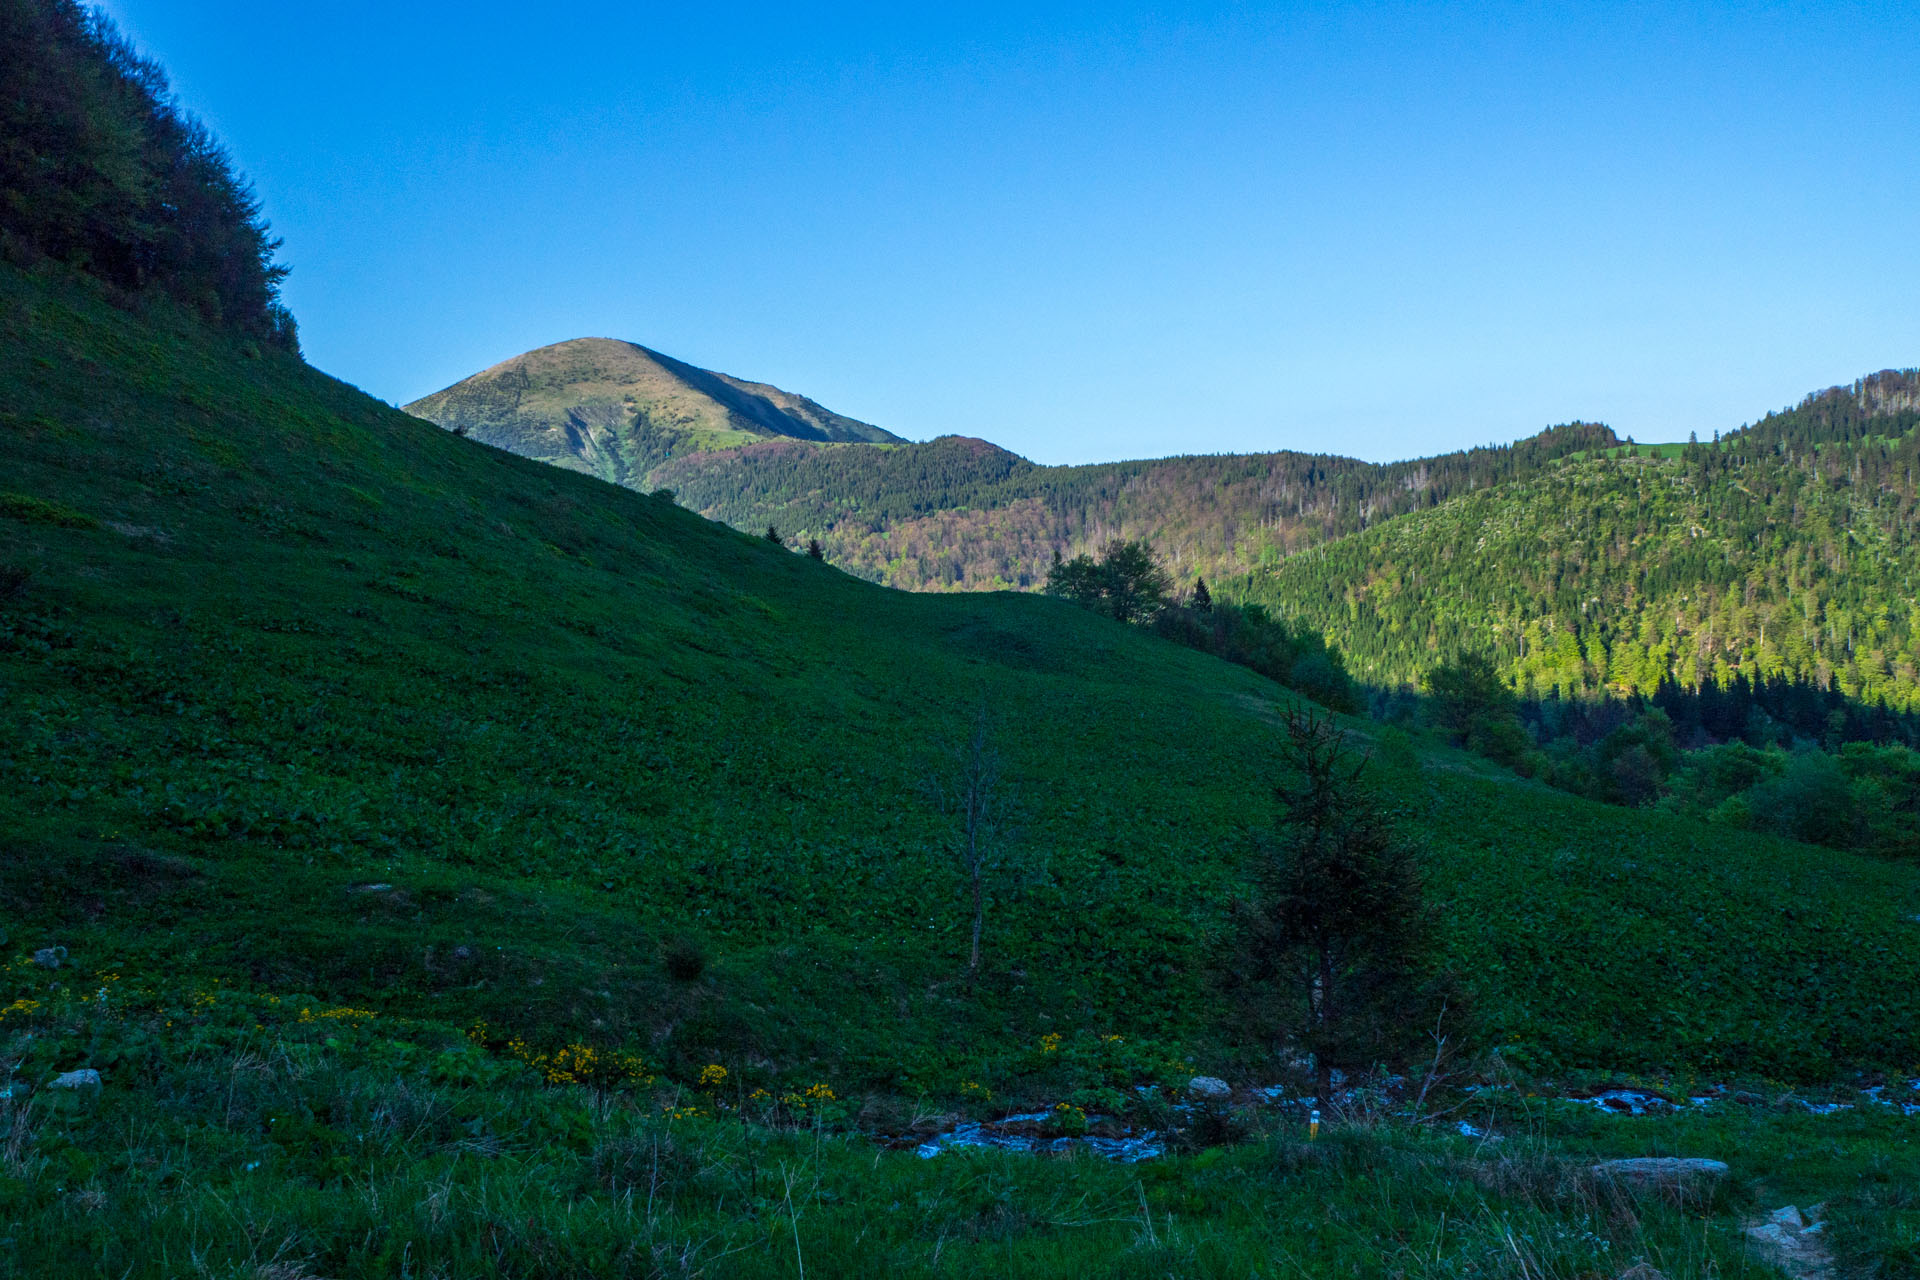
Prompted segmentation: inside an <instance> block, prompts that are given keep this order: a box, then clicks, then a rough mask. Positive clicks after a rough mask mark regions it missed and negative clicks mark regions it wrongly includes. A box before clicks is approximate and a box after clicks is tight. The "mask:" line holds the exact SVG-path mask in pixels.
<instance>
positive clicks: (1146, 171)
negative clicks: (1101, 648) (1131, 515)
mask: <svg viewBox="0 0 1920 1280" xmlns="http://www.w3.org/2000/svg"><path fill="white" fill-rule="evenodd" d="M108 8H109V11H110V12H112V13H113V14H114V15H115V17H116V18H117V19H118V20H119V21H120V22H121V24H122V26H123V27H124V28H126V29H127V31H128V32H129V33H130V34H131V35H132V36H133V37H134V38H135V39H136V41H137V42H138V43H139V44H140V45H141V46H142V47H143V48H144V49H145V50H146V51H147V52H149V53H151V54H153V55H154V56H156V57H158V58H159V59H160V60H161V61H162V62H163V63H164V64H165V65H166V66H167V68H168V69H169V71H170V72H171V73H172V75H173V78H174V82H175V85H176V87H177V88H178V89H179V91H180V93H181V96H182V98H183V100H184V101H185V103H186V104H187V105H188V106H189V107H190V108H191V109H192V110H194V111H195V112H197V113H198V114H199V115H201V116H202V118H204V119H205V120H207V122H208V123H209V124H210V125H212V126H213V128H214V129H215V130H216V131H217V132H218V133H219V135H220V136H221V137H222V138H223V139H224V140H225V141H226V142H227V144H228V145H229V147H230V148H231V150H232V151H233V153H234V155H235V157H236V159H237V160H238V162H239V164H240V165H241V167H242V168H243V169H245V170H246V171H247V172H248V173H249V174H250V175H251V176H252V177H253V179H254V181H255V183H256V185H257V187H258V189H259V192H260V195H261V196H262V198H263V199H264V201H265V203H266V209H267V213H268V216H269V217H270V218H271V219H272V221H273V223H274V226H275V229H276V231H277V233H278V234H280V235H283V236H285V238H286V247H285V249H284V250H283V256H284V258H285V259H286V260H287V261H288V262H290V263H291V264H292V265H293V268H294V274H293V276H292V278H291V280H290V281H289V282H288V285H287V289H286V294H287V299H288V301H289V303H290V304H291V305H292V307H293V309H294V312H295V314H296V315H297V316H298V317H299V320H300V323H301V332H302V339H303V341H304V343H305V347H306V352H307V356H308V358H309V359H310V360H311V361H312V362H313V363H314V364H316V365H318V366H319V367H320V368H322V369H325V370H327V371H328V372H330V373H333V374H335V375H337V376H339V377H342V378H345V379H347V380H348V381H350V382H353V383H356V384H358V385H359V386H361V387H363V388H365V389H366V390H368V391H370V392H372V393H374V394H376V395H379V396H381V397H383V398H385V399H389V400H393V401H397V402H404V401H407V400H411V399H413V398H414V397H416V396H419V395H423V394H425V393H427V392H430V391H435V390H438V389H439V388H440V387H442V386H445V385H447V384H448V383H451V382H454V381H456V380H457V379H459V378H461V377H464V376H465V375H467V374H469V373H472V372H474V371H476V370H478V369H481V368H483V367H485V366H487V365H489V364H492V363H494V362H496V361H498V360H502V359H505V358H506V357H508V356H511V355H514V354H516V353H518V352H520V351H523V350H526V349H528V348H531V347H535V346H540V345H542V344H545V343H549V342H557V341H560V340H562V339H565V338H571V337H581V336H591V335H600V336H609V337H620V338H630V339H632V340H634V341H637V342H642V343H645V344H647V345H648V346H651V347H655V348H658V349H659V350H662V351H665V352H667V353H669V354H671V355H674V356H677V357H679V358H681V359H684V360H688V361H691V362H692V363H695V364H699V365H704V366H707V367H710V368H715V369H719V370H722V371H724V372H727V373H733V374H737V375H740V376H744V377H749V378H756V379H760V380H763V381H767V382H772V383H776V384H778V385H779V386H782V387H785V388H787V389H788V390H792V391H797V392H800V393H802V394H805V395H809V396H812V397H813V398H814V399H816V400H818V401H820V402H821V403H823V404H825V405H826V406H828V407H829V408H832V409H835V410H837V411H839V412H842V413H847V414H851V415H853V416H855V417H859V418H864V419H866V420H868V421H871V422H875V423H879V424H880V425H882V426H885V427H888V428H890V429H892V430H895V431H898V432H900V433H901V434H903V435H906V436H910V437H913V438H927V437H931V436H934V435H940V434H946V433H950V432H957V433H962V434H967V435H978V436H985V437H987V438H989V439H991V440H994V441H996V442H998V443H1000V444H1003V445H1005V446H1007V447H1008V448H1011V449H1014V450H1016V451H1018V452H1020V453H1024V454H1026V455H1027V456H1029V457H1032V458H1034V459H1036V460H1039V461H1043V462H1081V461H1095V460H1100V459H1110V458H1120V457H1143V456H1157V455H1163V454H1168V453H1182V452H1224V451H1246V450H1263V449H1275V448H1301V449H1328V450H1335V451H1339V452H1343V453H1350V454H1355V455H1358V456H1361V457H1367V458H1374V459H1387V458H1396V457H1407V456H1413V455H1417V454H1424V453H1433V452H1439V451H1442V450H1446V449H1451V448H1455V447H1459V446H1461V445H1465V444H1472V443H1483V442H1486V441H1489V440H1510V439H1514V438H1516V437H1518V436H1522V435H1526V434H1529V433H1531V432H1533V431H1535V430H1538V429H1539V428H1540V427H1542V426H1545V425H1547V424H1549V423H1553V422H1562V421H1567V420H1570V419H1574V418H1586V419H1597V420H1601V421H1605V422H1608V423H1610V424H1612V425H1613V426H1614V427H1615V429H1616V430H1618V431H1620V432H1621V433H1622V434H1631V435H1634V436H1635V437H1636V438H1638V439H1641V440H1656V439H1675V438H1684V437H1685V435H1686V433H1687V432H1688V431H1689V430H1697V431H1699V432H1700V434H1701V435H1702V436H1705V435H1707V434H1708V433H1709V432H1711V431H1712V430H1714V429H1716V428H1720V429H1725V428H1729V427H1734V426H1738V425H1739V424H1741V423H1742V422H1745V421H1748V420H1751V419H1752V418H1755V417H1758V416H1759V415H1760V414H1761V413H1763V412H1765V411H1766V410H1768V409H1771V408H1777V407H1781V406H1783V405H1785V404H1788V403H1791V402H1792V401H1794V400H1797V399H1798V398H1799V397H1800V396H1801V395H1803V394H1805V393H1806V392H1808V391H1812V390H1815V389H1817V388H1820V387H1824V386H1827V385H1829V384H1832V383H1835V382H1840V381H1846V380H1849V379H1851V378H1853V377H1855V376H1857V375H1859V374H1863V373H1867V372H1871V371H1873V370H1876V369H1880V368H1884V367H1887V366H1890V365H1894V366H1911V365H1915V364H1920V75H1916V73H1915V71H1914V64H1913V51H1914V49H1915V48H1917V47H1920V6H1917V5H1913V4H1906V3H1899V4H1896V3H1884V4H1878V5H1857V6H1845V5H1818V4H1796V5H1787V4H1775V5H1739V6H1717V5H1692V4H1689V5H1679V4H1675V5H1666V6H1656V5H1639V6H1596V7H1580V6H1574V5H1562V4H1521V5H1514V6H1511V7H1504V8H1503V7H1501V6H1498V5H1494V4H1456V5H1394V4H1369V5H1354V6H1339V5H1314V6H1289V5H1279V4H1273V5H1190V6H1171V5H1161V6H1151V7H1149V6H1141V5H1137V4H1133V3H1129V2H1127V0H1105V2H1102V3H1094V4H1086V5H1071V6H1048V5H1043V4H1033V3H1020V4H1007V5H991V6H967V5H956V6H931V5H906V4H891V5H886V6H875V7H873V8H871V9H862V8H855V7H845V6H831V7H829V6H812V5H791V4H789V5H778V6H768V7H766V8H758V7H753V6H729V5H722V4H707V5H687V4H683V5H676V6H672V7H655V6H651V5H647V4H635V3H602V2H600V0H581V2H579V3H574V4H570V5H564V6H562V5H544V4H527V3H521V4H517V5H504V4H498V3H493V2H491V0H468V2H467V3H462V4H452V3H441V2H440V0H415V2H414V3H410V4H404V5H397V4H393V3H391V2H390V0H382V2H381V3H367V2H365V0H335V2H334V3H330V4H324V5H319V4H271V3H269V4H261V3H259V0H247V2H245V3H242V2H241V0H112V2H111V3H110V4H109V5H108Z"/></svg>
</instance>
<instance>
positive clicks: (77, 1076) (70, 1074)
mask: <svg viewBox="0 0 1920 1280" xmlns="http://www.w3.org/2000/svg"><path fill="white" fill-rule="evenodd" d="M48 1087H49V1088H52V1089H84V1088H88V1087H92V1088H96V1089H97V1088H99V1087H100V1073H99V1072H98V1071H95V1070H94V1069H93V1068H92V1067H82V1068H80V1069H79V1070H78V1071H62V1072H61V1073H60V1074H59V1075H57V1076H55V1077H54V1078H53V1083H52V1084H51V1085H49V1086H48Z"/></svg>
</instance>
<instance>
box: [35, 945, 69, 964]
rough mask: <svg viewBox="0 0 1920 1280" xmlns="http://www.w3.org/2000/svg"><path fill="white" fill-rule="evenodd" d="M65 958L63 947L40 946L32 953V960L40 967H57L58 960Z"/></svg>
mask: <svg viewBox="0 0 1920 1280" xmlns="http://www.w3.org/2000/svg"><path fill="white" fill-rule="evenodd" d="M66 958H67V949H66V948H65V947H42V948H40V949H39V950H38V951H36V952H34V953H33V962H34V963H35V964H37V965H39V966H40V967H41V968H42V969H58V968H59V967H60V962H61V961H62V960H65V959H66Z"/></svg>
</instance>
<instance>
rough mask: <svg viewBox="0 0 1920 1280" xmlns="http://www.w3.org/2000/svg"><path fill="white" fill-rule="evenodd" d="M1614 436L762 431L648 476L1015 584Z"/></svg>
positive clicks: (1469, 484) (1254, 543) (1477, 481)
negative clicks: (1245, 450)
mask: <svg viewBox="0 0 1920 1280" xmlns="http://www.w3.org/2000/svg"><path fill="white" fill-rule="evenodd" d="M1617 443H1618V441H1617V440H1616V439H1615V437H1614V435H1613V433H1612V432H1610V431H1608V430H1607V429H1606V428H1605V427H1599V426H1593V425H1591V424H1584V423H1575V424H1571V425H1568V426H1562V427H1555V428H1552V429H1551V430H1548V431H1544V432H1542V433H1540V434H1539V435H1537V436H1534V437H1532V438H1530V439H1527V440H1522V441H1520V442H1518V443H1517V444H1513V445H1500V446H1488V447H1485V448H1477V449H1469V450H1464V451H1462V452H1459V453H1451V454H1445V455H1442V456H1440V457H1435V458H1422V459H1416V460H1413V461H1408V462H1396V463H1391V464H1388V465H1385V466H1380V465H1376V464H1373V463H1367V462H1360V461H1358V460H1356V459H1353V458H1342V457H1337V456H1334V455H1331V454H1305V453H1268V454H1225V455H1212V456H1195V457H1180V458H1163V459H1155V460H1148V461H1135V462H1111V463H1099V464H1095V465H1091V466H1081V467H1043V466H1036V465H1035V464H1033V463H1031V462H1028V461H1027V460H1026V459H1024V458H1021V457H1018V456H1017V455H1015V454H1012V453H1009V452H1008V451H1006V450H1004V449H1001V448H999V447H997V446H995V445H992V444H989V443H987V442H986V441H984V440H975V439H969V438H965V437H957V436H948V437H944V438H942V439H939V440H935V441H932V442H931V443H928V444H921V445H907V446H902V447H898V448H893V449H885V450H872V449H862V448H818V447H810V446H807V445H803V444H796V443H789V442H786V441H774V442H769V443H767V444H764V445H756V446H752V447H749V448H746V449H740V450H733V451H729V452H724V453H701V454H695V455H691V456H688V457H684V458H679V459H676V460H674V461H673V462H670V463H668V464H666V465H665V466H662V467H659V468H657V469H656V470H654V471H653V472H652V473H651V475H650V477H649V480H648V483H649V484H653V485H659V486H664V487H666V488H670V489H672V490H673V491H674V492H675V493H676V495H677V496H678V498H679V500H680V501H681V502H682V503H683V504H684V505H686V506H689V507H692V508H693V509H694V510H696V511H699V512H700V513H702V514H703V515H707V516H710V517H712V518H713V519H716V520H725V521H726V522H727V523H729V524H732V525H734V526H735V527H737V528H743V529H758V528H764V527H765V526H766V525H768V524H772V525H775V526H777V527H778V528H780V529H781V530H783V531H785V532H789V533H791V534H793V535H794V536H796V537H800V538H809V537H817V538H818V539H819V540H820V542H821V543H822V545H823V546H824V547H825V548H826V552H827V555H828V558H829V559H832V560H833V561H834V562H835V563H837V564H839V565H841V566H842V567H844V568H846V569H849V570H850V571H852V572H854V573H858V574H860V575H861V576H862V577H866V578H870V579H872V580H874V581H877V582H884V583H886V584H888V585H889V586H895V587H904V588H908V589H915V590H926V589H960V590H990V589H995V588H1003V587H1014V588H1023V589H1024V588H1034V587H1038V586H1039V585H1040V584H1041V583H1043V582H1044V581H1045V579H1046V575H1047V569H1048V566H1049V565H1050V564H1051V563H1052V560H1053V556H1054V553H1055V552H1056V551H1058V552H1061V553H1063V554H1067V555H1073V554H1076V553H1078V552H1080V551H1084V550H1092V549H1097V548H1099V547H1100V546H1101V545H1103V544H1104V543H1106V542H1108V541H1110V540H1112V539H1116V538H1128V539H1133V538H1140V539H1146V540H1149V541H1151V542H1152V543H1153V544H1154V546H1155V548H1156V551H1157V553H1158V554H1159V555H1160V557H1161V558H1162V559H1163V560H1164V561H1165V562H1166V563H1167V565H1168V567H1169V568H1170V569H1171V570H1172V571H1173V572H1174V574H1175V575H1176V576H1177V577H1179V578H1182V579H1184V580H1188V581H1190V580H1191V579H1192V578H1193V577H1195V576H1203V577H1215V576H1219V575H1222V574H1230V573H1234V572H1245V571H1247V570H1250V569H1252V568H1254V567H1255V566H1258V565H1263V564H1272V563H1277V562H1278V561H1280V560H1281V559H1284V558H1285V557H1286V556H1288V555H1291V554H1292V553H1294V552H1296V551H1298V550H1300V549H1302V548H1305V547H1309V546H1313V545H1317V544H1318V543H1321V542H1324V541H1326V540H1328V539H1331V538H1337V537H1339V536H1341V535H1343V534H1346V533H1351V532H1354V531H1356V530H1360V529H1365V528H1369V527H1371V526H1372V525H1374V524H1376V523H1378V522H1379V521H1382V520H1386V519H1390V518H1391V517H1393V516H1395V515H1399V514H1401V513H1404V512H1408V511H1419V510H1424V509H1427V508H1430V507H1434V506H1437V505H1439V504H1441V503H1444V502H1446V501H1447V500H1448V499H1449V498H1451V497H1453V496H1454V495H1456V494H1460V493H1468V492H1472V491H1474V490H1476V489H1480V488H1484V487H1486V486H1489V485H1496V484H1501V483H1505V482H1507V481H1510V480H1514V479H1518V478H1521V477H1525V476H1529V475H1534V474H1537V473H1538V472H1539V470H1540V469H1541V468H1542V467H1544V466H1546V465H1548V464H1549V463H1551V462H1552V461H1553V460H1555V459H1557V458H1561V457H1565V456H1567V455H1569V454H1571V453H1576V452H1579V451H1581V450H1590V449H1595V448H1607V447H1611V446H1612V445H1614V444H1617Z"/></svg>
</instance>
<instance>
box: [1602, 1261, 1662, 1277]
mask: <svg viewBox="0 0 1920 1280" xmlns="http://www.w3.org/2000/svg"><path fill="white" fill-rule="evenodd" d="M1614 1280H1667V1273H1666V1272H1664V1271H1662V1270H1660V1268H1658V1267H1655V1266H1652V1265H1650V1264H1648V1263H1645V1262H1636V1263H1634V1264H1633V1265H1632V1266H1630V1267H1628V1268H1627V1269H1626V1270H1625V1271H1622V1272H1621V1273H1620V1274H1619V1275H1618V1276H1616V1277H1614Z"/></svg>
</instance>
